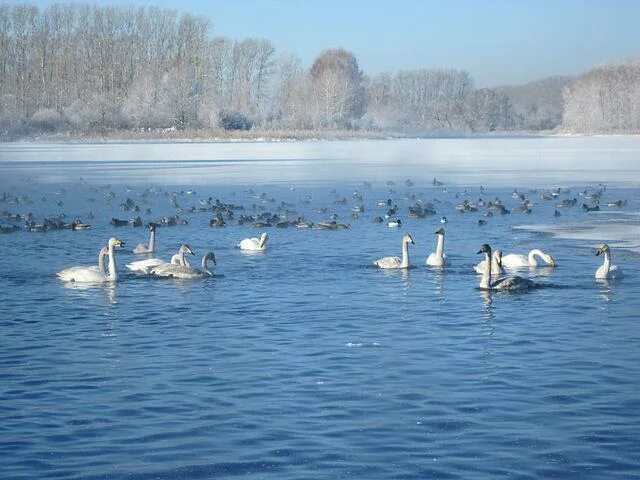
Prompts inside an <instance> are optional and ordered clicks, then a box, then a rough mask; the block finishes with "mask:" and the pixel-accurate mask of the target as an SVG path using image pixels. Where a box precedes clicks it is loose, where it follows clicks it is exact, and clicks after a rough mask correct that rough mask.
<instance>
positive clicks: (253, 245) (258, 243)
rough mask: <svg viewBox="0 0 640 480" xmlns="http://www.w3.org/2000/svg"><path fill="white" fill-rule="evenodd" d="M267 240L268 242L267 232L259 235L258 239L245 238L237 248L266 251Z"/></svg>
mask: <svg viewBox="0 0 640 480" xmlns="http://www.w3.org/2000/svg"><path fill="white" fill-rule="evenodd" d="M267 240H269V235H268V234H267V232H264V233H263V234H262V235H260V238H257V237H251V238H245V239H244V240H242V241H241V242H240V243H239V244H238V245H237V247H238V248H239V249H240V250H252V251H264V250H266V249H267Z"/></svg>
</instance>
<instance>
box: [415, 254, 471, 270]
mask: <svg viewBox="0 0 640 480" xmlns="http://www.w3.org/2000/svg"><path fill="white" fill-rule="evenodd" d="M426 263H427V265H428V266H430V267H443V266H445V265H449V263H450V262H449V259H448V258H447V254H446V253H444V254H443V255H442V257H438V255H437V254H436V253H435V252H432V253H431V254H430V255H429V256H428V257H427V262H426ZM476 271H477V270H476Z"/></svg>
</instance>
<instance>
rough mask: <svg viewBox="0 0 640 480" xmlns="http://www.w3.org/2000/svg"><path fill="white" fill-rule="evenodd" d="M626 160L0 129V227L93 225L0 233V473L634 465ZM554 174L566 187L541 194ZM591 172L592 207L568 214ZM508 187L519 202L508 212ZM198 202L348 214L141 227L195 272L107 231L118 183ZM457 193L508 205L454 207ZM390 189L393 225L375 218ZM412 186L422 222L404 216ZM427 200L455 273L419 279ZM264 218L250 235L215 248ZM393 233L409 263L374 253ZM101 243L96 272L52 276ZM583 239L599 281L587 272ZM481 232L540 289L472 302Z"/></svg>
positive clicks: (432, 473)
mask: <svg viewBox="0 0 640 480" xmlns="http://www.w3.org/2000/svg"><path fill="white" fill-rule="evenodd" d="M639 168H640V140H639V139H629V138H619V139H615V138H614V139H606V138H601V139H488V140H483V139H475V140H446V141H445V140H422V141H418V140H416V141H358V142H301V143H283V144H260V143H258V144H186V145H176V144H115V145H109V144H106V145H105V144H102V145H77V144H76V145H64V144H56V145H53V144H52V145H47V144H8V145H7V144H5V145H0V192H8V193H9V195H8V196H5V197H3V199H0V210H1V211H3V213H2V216H0V224H2V226H8V225H11V224H15V225H19V226H22V225H23V222H21V221H19V220H13V221H12V220H11V219H10V218H9V217H7V213H10V214H17V213H19V214H25V213H28V212H32V213H33V214H34V218H35V219H36V221H42V220H43V219H44V218H45V217H52V216H57V215H59V214H60V213H63V212H64V213H65V214H66V217H65V219H66V220H67V221H71V220H72V219H74V218H76V217H80V218H82V219H83V220H85V221H87V222H89V223H91V229H89V230H83V231H71V230H54V231H47V232H27V231H25V230H24V229H21V230H19V231H16V232H12V233H7V234H2V235H0V300H1V301H0V379H1V381H0V413H1V418H2V422H0V477H1V478H3V479H4V478H6V479H21V478H25V479H26V478H43V479H44V478H47V479H53V478H61V479H107V478H108V479H120V478H122V479H125V478H126V479H212V478H264V479H267V478H269V479H283V478H292V479H293V478H295V479H302V478H307V479H318V478H326V479H336V478H353V479H374V478H379V479H391V478H397V479H409V478H416V479H424V478H464V479H470V478H477V479H484V478H504V477H510V478H562V479H566V478H576V479H584V478H593V479H601V478H638V477H640V441H639V439H640V413H639V412H640V343H639V341H640V326H639V321H640V286H639V285H640V283H639V282H638V279H639V278H640V267H639V262H638V260H639V253H638V252H639V248H638V240H637V239H638V238H639V237H640V235H639V233H640V232H639V228H640V222H639V213H638V212H639V210H640V209H639V205H640V188H639V187H640V175H639V173H638V172H639ZM434 177H437V180H438V181H441V182H443V183H444V185H434V183H433V179H434ZM407 179H411V180H412V182H413V185H411V184H405V181H406V180H407ZM365 181H366V182H369V183H370V185H369V184H365V183H363V182H365ZM388 181H394V182H395V185H387V182H388ZM598 184H604V185H605V186H606V190H603V191H602V189H603V186H602V185H601V186H600V187H598ZM481 185H483V186H484V192H481V191H480V186H481ZM555 187H563V188H568V189H569V191H566V190H562V192H561V193H560V195H559V197H558V198H557V199H553V200H543V199H541V195H542V194H543V193H545V192H548V190H549V189H551V188H555ZM598 188H600V190H601V191H602V196H601V201H600V211H598V212H589V213H587V212H585V211H583V210H582V209H581V208H580V205H581V204H582V203H589V205H593V203H591V200H590V199H589V198H588V196H589V195H586V196H585V195H583V194H582V193H583V192H585V191H586V192H594V191H597V190H598ZM514 189H517V190H518V193H522V194H524V195H525V196H526V197H527V198H530V199H531V200H533V201H534V202H535V205H534V206H533V207H532V213H530V214H523V213H516V211H515V210H516V208H514V207H517V206H518V205H519V204H520V201H519V200H518V199H516V198H514V197H513V196H512V192H513V191H514ZM108 192H113V193H114V194H115V197H114V198H113V200H112V201H111V202H110V203H108V204H107V202H105V195H106V194H108ZM145 192H146V193H145ZM354 192H358V193H360V194H361V195H362V197H363V198H362V201H360V200H358V199H357V198H354V195H353V194H354ZM172 193H173V194H174V195H172ZM16 197H17V198H16ZM208 197H212V199H213V201H214V202H215V199H219V200H220V201H221V202H223V203H232V204H234V205H236V206H243V207H244V210H240V209H239V208H236V209H235V212H234V213H235V219H237V217H239V216H240V215H241V214H243V213H244V214H246V215H249V214H256V213H260V212H263V211H270V212H273V213H284V210H289V216H290V217H293V216H304V217H305V218H306V219H307V220H308V221H311V222H314V223H317V222H320V221H327V220H330V216H331V214H333V213H335V214H336V216H337V220H336V221H337V222H341V223H349V224H350V225H351V227H352V228H351V229H342V230H335V231H332V230H319V229H315V228H310V229H300V228H295V227H290V228H275V227H271V228H267V229H256V228H253V227H251V225H250V223H249V224H245V225H237V224H236V222H235V219H234V220H230V221H228V226H227V227H224V228H212V227H210V226H209V221H210V220H211V218H213V216H214V214H213V213H212V212H211V211H203V212H198V211H196V212H194V213H183V214H181V215H180V218H182V219H185V220H187V221H188V224H187V225H178V226H175V227H166V226H162V227H159V228H158V235H157V242H158V254H157V255H158V256H159V257H161V258H168V257H169V256H170V255H171V254H173V253H174V252H175V250H176V249H177V247H178V246H179V245H180V244H181V243H188V244H189V245H190V246H191V247H192V248H193V250H194V251H195V252H196V254H197V255H198V256H201V255H202V254H204V253H206V252H207V251H209V250H212V251H214V252H215V254H216V258H217V262H218V265H217V266H216V268H215V275H214V277H212V278H207V279H204V280H190V281H186V280H172V279H167V280H163V279H158V278H149V277H145V276H136V275H134V274H131V273H128V271H127V270H126V268H125V267H124V264H125V263H128V262H129V261H132V260H134V259H140V258H144V256H140V255H134V254H133V253H132V247H133V246H135V245H136V244H137V243H140V242H147V240H148V233H147V231H146V230H145V229H144V227H140V228H134V227H130V226H124V227H113V226H111V225H110V224H109V221H110V220H111V218H112V217H117V218H121V219H129V218H131V217H134V216H136V215H138V213H134V212H132V211H123V208H122V206H121V204H122V203H124V202H125V201H126V199H127V198H130V199H131V201H132V202H133V203H135V204H137V205H139V206H140V208H141V212H140V213H139V215H140V216H141V217H142V219H143V221H144V222H145V223H146V222H149V221H156V220H158V219H159V218H160V217H162V216H165V215H174V214H176V213H177V208H185V207H192V206H193V207H196V209H197V208H200V207H203V205H201V204H200V202H199V200H205V199H207V198H208ZM479 197H482V198H483V199H484V200H485V201H489V200H494V199H495V198H496V197H499V198H501V199H502V201H503V202H504V204H505V205H506V206H507V207H508V208H509V209H511V210H512V213H511V214H509V215H499V214H497V215H494V216H493V217H490V218H489V217H484V212H485V209H484V208H480V209H479V211H478V212H471V213H464V214H463V213H459V212H458V211H457V210H456V208H455V207H456V205H457V204H459V203H461V202H463V201H464V200H468V201H469V202H476V201H477V200H478V198H479ZM172 198H175V203H176V204H177V205H178V206H177V207H176V205H174V204H172ZM388 198H389V199H391V203H392V205H397V206H398V213H397V214H396V215H393V218H396V217H397V218H401V219H402V222H403V225H402V227H401V228H400V229H392V228H388V227H387V226H386V223H382V224H380V223H374V221H373V218H374V217H376V216H383V215H384V214H385V212H386V211H387V208H388V207H383V206H377V205H376V202H377V200H386V199H388ZM573 198H576V200H577V202H576V205H575V206H574V207H571V208H558V211H559V212H560V213H561V215H560V216H558V217H555V216H554V215H553V212H554V210H556V204H557V203H558V202H560V201H561V200H563V199H573ZM343 199H345V201H344V202H342V200H343ZM417 200H422V201H423V202H424V203H427V202H431V203H433V206H434V208H435V209H436V211H437V213H436V214H435V215H432V216H427V217H426V218H422V219H414V218H410V217H409V216H408V207H409V206H410V205H412V204H414V203H415V202H416V201H417ZM616 200H626V204H625V205H623V206H620V207H607V206H606V203H607V201H616ZM281 202H285V204H282V203H281ZM360 204H362V205H364V212H363V213H360V214H359V217H358V218H352V217H351V208H352V207H354V206H356V205H360ZM203 208H205V207H203ZM279 208H280V211H279ZM147 209H150V213H145V211H146V210H147ZM322 209H326V210H322ZM293 211H295V212H296V213H295V214H294V213H293ZM89 212H91V213H92V215H93V216H94V218H93V219H89V215H88V214H89ZM442 216H446V218H447V220H448V221H447V223H446V224H445V225H444V227H445V229H446V242H445V252H447V253H448V256H449V257H450V259H451V262H452V266H451V267H450V268H447V269H445V270H444V271H439V270H435V269H431V268H428V267H426V266H424V262H425V258H426V256H427V255H428V254H429V253H430V252H432V251H434V250H435V243H436V236H435V235H434V232H435V231H436V230H437V229H438V228H439V227H440V226H441V223H440V218H441V217H442ZM480 219H482V220H486V224H484V225H479V224H478V220H480ZM385 222H386V220H385ZM263 230H266V231H268V232H269V236H270V239H269V244H268V249H267V251H266V252H264V253H261V254H245V253H243V252H241V251H239V250H237V249H236V248H234V246H235V244H237V243H238V242H239V241H240V240H241V239H243V238H246V237H249V236H257V235H258V234H259V233H261V232H262V231H263ZM404 233H411V235H412V236H413V238H414V240H415V243H416V245H415V246H412V247H411V248H410V256H411V262H412V264H413V268H411V269H410V270H407V271H380V270H377V269H376V268H375V267H373V266H372V262H373V261H374V260H376V259H377V258H379V257H382V256H387V255H399V254H400V239H401V237H402V235H403V234H404ZM114 235H115V236H117V237H118V238H120V239H122V240H124V241H125V242H126V247H125V249H124V250H120V251H118V252H117V262H118V263H117V268H118V271H119V273H120V279H119V281H118V282H117V283H116V284H114V285H104V286H102V285H100V286H80V285H65V284H62V283H61V282H60V281H59V280H58V278H57V277H56V272H57V271H59V270H61V269H62V268H64V267H67V266H71V265H89V264H94V263H95V262H96V259H97V254H98V250H99V249H100V247H101V246H102V245H104V244H105V243H106V241H107V240H108V238H109V237H111V236H114ZM605 241H606V242H608V243H609V244H610V245H611V247H612V252H613V259H614V263H617V264H618V265H620V266H621V267H622V268H623V269H624V271H625V278H624V279H622V280H619V281H611V282H603V281H596V280H595V279H594V273H595V270H596V269H597V268H598V266H599V265H600V264H601V262H602V259H601V257H596V256H595V248H596V247H597V245H598V244H600V243H602V242H605ZM483 243H490V244H491V245H492V246H494V248H501V249H502V250H503V251H504V252H505V253H513V252H516V253H526V252H528V251H529V250H530V249H531V248H534V247H538V248H541V249H542V250H544V251H547V252H549V253H551V254H552V255H553V256H554V258H555V259H556V262H557V268H555V269H551V268H538V269H535V270H534V269H532V270H529V269H526V270H521V271H520V272H519V274H520V275H523V276H527V277H529V278H531V279H533V280H535V281H536V282H538V283H540V284H542V285H543V287H544V288H540V289H537V290H534V291H532V292H529V293H523V294H504V293H493V294H487V293H483V292H481V291H480V290H478V288H477V287H478V283H479V277H478V276H477V275H476V274H475V273H474V271H473V270H472V266H473V265H474V264H475V263H477V262H478V261H479V260H481V258H479V257H480V256H479V255H477V254H476V252H477V251H478V249H479V247H480V245H481V244H483ZM195 261H197V260H195Z"/></svg>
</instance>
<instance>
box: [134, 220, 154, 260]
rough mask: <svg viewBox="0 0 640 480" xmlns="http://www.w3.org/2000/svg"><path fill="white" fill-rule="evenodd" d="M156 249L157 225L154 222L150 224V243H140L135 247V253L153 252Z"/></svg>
mask: <svg viewBox="0 0 640 480" xmlns="http://www.w3.org/2000/svg"><path fill="white" fill-rule="evenodd" d="M155 251H156V226H155V224H154V223H150V224H149V245H145V244H144V243H139V244H138V245H136V248H134V249H133V253H153V252H155Z"/></svg>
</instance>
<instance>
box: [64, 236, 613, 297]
mask: <svg viewBox="0 0 640 480" xmlns="http://www.w3.org/2000/svg"><path fill="white" fill-rule="evenodd" d="M149 231H150V237H149V243H148V244H142V243H141V244H138V245H137V246H136V247H135V248H134V249H133V253H136V254H153V253H155V235H156V226H155V224H150V225H149ZM435 234H436V235H437V237H438V240H437V245H436V251H435V252H432V253H431V254H430V255H429V256H428V257H427V259H426V262H425V264H426V265H427V266H429V267H436V268H445V267H447V266H448V265H450V261H449V259H448V258H447V255H446V253H444V237H445V230H444V228H442V227H441V228H440V229H438V231H436V232H435ZM268 238H269V236H268V234H267V233H266V232H264V233H262V235H261V236H260V237H251V238H245V239H243V240H242V241H241V242H240V243H238V244H237V245H236V247H237V248H239V249H240V250H246V251H255V252H263V251H265V250H266V248H267V241H268ZM409 245H415V242H414V241H413V238H412V236H411V235H410V234H406V235H404V236H403V237H402V257H396V256H388V257H382V258H380V259H378V260H376V261H375V262H374V263H373V264H374V265H375V266H376V267H378V268H381V269H406V268H410V267H411V263H410V261H409ZM123 246H124V242H122V241H121V240H120V239H118V238H116V237H112V238H110V239H109V241H108V243H107V246H105V247H102V248H101V249H100V252H99V254H98V265H90V266H75V267H69V268H65V269H64V270H61V271H60V272H58V274H57V275H58V277H59V278H60V279H61V280H62V281H65V282H79V283H102V282H115V281H116V280H117V279H118V272H117V268H116V250H115V249H116V247H123ZM477 253H478V254H484V257H485V258H484V260H482V261H481V262H480V263H478V264H477V265H475V266H474V270H475V271H476V272H477V273H480V274H481V275H482V277H481V280H480V286H479V288H480V289H481V290H500V291H524V290H530V289H533V288H536V287H538V286H539V285H538V284H536V283H535V282H533V281H532V280H530V279H528V278H524V277H521V276H517V275H505V268H507V269H510V268H519V267H530V268H535V267H538V265H539V263H538V260H537V258H538V257H539V258H540V259H541V260H542V261H543V262H544V263H545V264H546V265H547V266H549V267H552V268H553V267H555V266H556V262H555V260H554V259H553V257H552V256H551V255H549V254H547V253H545V252H543V251H542V250H540V249H537V248H536V249H533V250H531V251H530V252H529V253H528V255H524V254H515V253H512V254H509V255H502V252H501V250H495V251H494V250H492V248H491V246H490V245H488V244H484V245H482V246H481V247H480V250H479V251H478V252H477ZM187 254H190V255H195V254H194V252H193V250H192V249H191V248H190V247H189V246H188V245H186V244H183V245H181V246H180V248H179V249H178V252H177V253H176V254H174V255H173V256H172V257H171V259H170V260H168V261H166V260H162V259H159V258H155V257H152V258H146V259H143V260H137V261H134V262H131V263H128V264H127V265H126V267H127V268H128V269H129V270H131V271H132V272H135V273H137V274H143V275H149V276H153V277H164V278H182V279H193V278H203V277H207V276H213V272H212V270H211V269H210V267H209V264H208V262H209V261H211V262H212V263H213V264H214V265H216V257H215V255H214V253H213V252H207V253H206V254H205V255H203V257H202V262H201V268H200V269H197V268H195V267H193V266H192V265H191V264H190V262H189V260H188V259H187V257H186V255H187ZM601 254H602V255H604V263H603V264H602V266H600V267H599V268H598V269H597V270H596V273H595V278H597V279H614V278H622V276H623V273H622V269H621V268H620V267H618V266H617V265H612V264H611V250H610V248H609V246H608V245H607V244H602V245H600V247H598V249H597V251H596V255H601ZM105 257H109V261H108V263H105Z"/></svg>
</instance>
